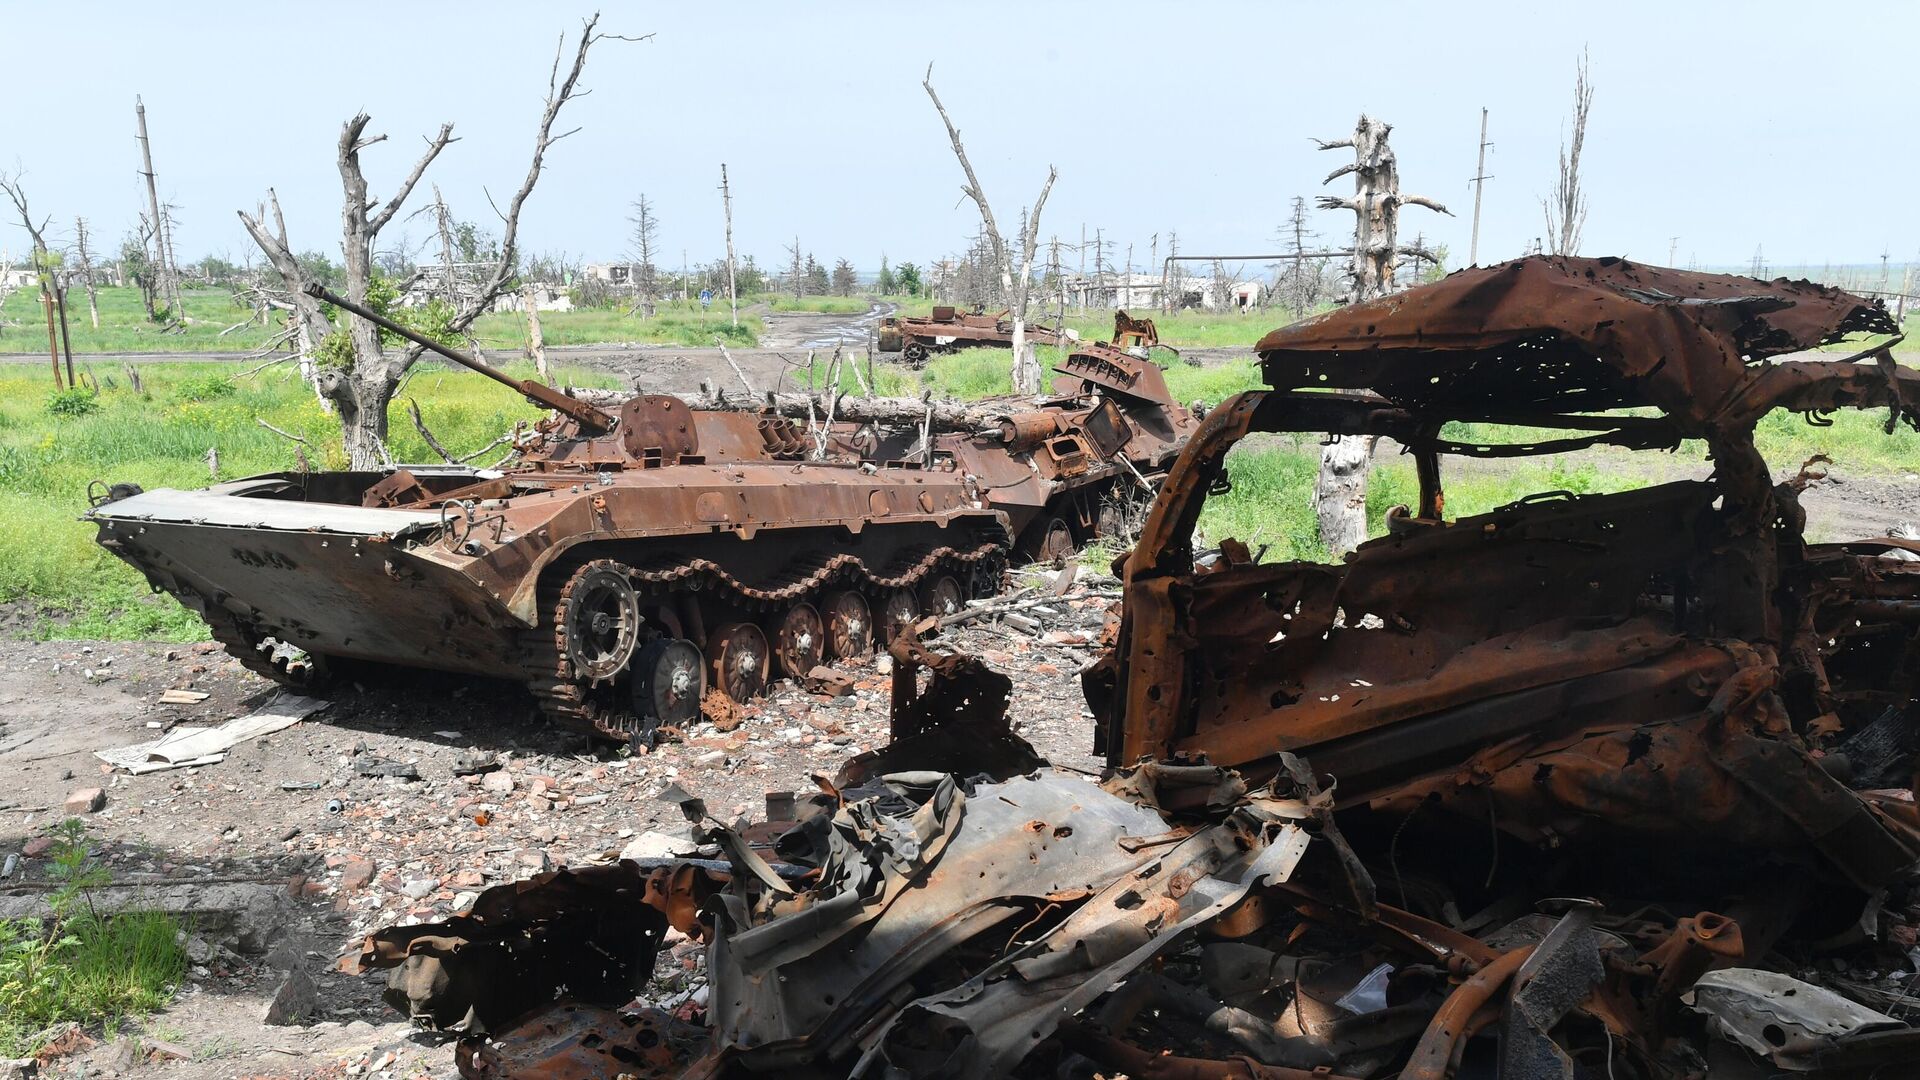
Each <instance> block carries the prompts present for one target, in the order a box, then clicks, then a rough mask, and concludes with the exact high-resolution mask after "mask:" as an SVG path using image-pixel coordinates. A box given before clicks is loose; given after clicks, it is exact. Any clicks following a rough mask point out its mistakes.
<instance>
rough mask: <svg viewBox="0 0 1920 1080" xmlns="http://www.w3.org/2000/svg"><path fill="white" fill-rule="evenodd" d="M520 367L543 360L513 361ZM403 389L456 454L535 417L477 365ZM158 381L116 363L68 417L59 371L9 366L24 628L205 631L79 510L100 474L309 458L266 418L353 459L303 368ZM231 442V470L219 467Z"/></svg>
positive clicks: (4, 586) (220, 368)
mask: <svg viewBox="0 0 1920 1080" xmlns="http://www.w3.org/2000/svg"><path fill="white" fill-rule="evenodd" d="M507 368H508V370H509V371H510V372H514V373H516V377H522V378H524V377H528V376H531V375H532V374H533V372H532V369H531V365H525V364H518V363H516V364H509V365H507ZM415 370H416V372H417V374H416V375H415V376H414V377H413V378H412V379H411V380H410V381H409V382H408V383H407V385H406V386H405V388H404V389H403V390H402V392H401V396H402V397H403V398H413V399H415V400H417V401H418V402H419V404H420V411H421V414H422V416H423V417H424V418H425V420H426V423H427V426H428V427H429V428H430V429H431V430H432V431H433V432H434V434H435V435H436V436H438V437H439V439H440V440H441V442H442V443H443V444H444V445H445V446H446V447H447V448H448V449H449V450H450V451H452V452H453V453H454V454H456V455H458V454H463V453H469V452H472V451H474V450H478V449H479V448H481V447H482V446H485V445H486V444H487V443H489V442H491V441H492V440H493V439H494V437H495V436H497V435H499V434H500V433H502V432H504V431H506V430H507V429H508V428H510V427H511V426H512V425H513V423H514V421H516V420H523V419H535V418H537V417H538V416H539V415H540V413H539V411H538V410H536V409H534V408H533V407H532V406H530V405H527V404H526V403H525V402H523V401H521V400H520V399H518V398H516V397H514V396H513V395H512V394H510V393H507V392H504V391H503V390H501V388H500V387H498V386H496V385H494V384H493V383H491V382H488V381H487V380H485V379H483V378H481V377H480V376H478V375H473V374H470V373H468V372H465V371H457V370H448V369H446V368H442V367H440V366H438V365H434V364H423V365H421V366H420V367H419V368H416V369H415ZM141 374H142V376H143V382H144V391H135V390H134V389H133V388H132V387H130V386H128V385H127V383H126V381H125V376H124V375H110V376H108V380H109V381H111V382H112V385H110V386H105V388H104V389H103V392H102V393H101V395H100V398H99V399H98V401H99V408H98V409H97V410H96V411H94V412H93V413H92V414H91V415H87V416H69V417H55V416H50V415H49V414H48V413H47V411H46V408H45V402H46V399H47V379H46V376H45V374H44V373H42V372H41V371H39V369H37V368H32V367H27V366H24V365H7V366H5V367H0V552H4V553H5V554H4V555H0V604H5V603H8V602H14V601H28V602H29V603H30V604H31V605H32V607H33V609H34V614H32V615H31V616H30V617H29V618H28V619H27V621H26V623H25V624H24V625H23V626H21V627H20V629H22V630H23V631H24V632H25V633H27V634H29V635H31V636H37V637H46V636H61V637H89V638H122V639H128V638H161V639H166V640H178V641H186V640H194V639H198V638H201V637H204V636H205V633H206V630H205V627H204V626H203V625H202V624H201V623H200V621H199V619H198V618H196V617H195V616H194V615H192V614H191V613H189V612H187V611H186V610H185V609H183V608H181V607H180V606H179V605H178V604H176V603H175V602H174V601H173V600H172V599H170V598H166V597H157V596H153V595H151V594H150V593H149V592H148V591H147V588H146V582H145V581H144V580H143V579H141V577H140V576H139V575H138V574H137V573H135V572H134V571H133V569H132V568H131V567H129V566H127V565H126V564H124V563H122V562H120V560H118V559H116V558H113V557H112V556H111V555H108V554H107V553H106V551H105V550H104V549H102V548H100V547H99V546H97V545H96V544H95V543H94V542H93V534H94V530H93V528H92V527H91V526H89V525H85V524H83V523H81V522H80V521H78V520H76V519H77V518H78V517H79V515H80V514H81V513H82V512H83V511H84V510H85V509H86V488H87V483H88V482H89V481H91V480H104V481H107V482H120V481H131V482H133V483H137V484H140V485H142V486H144V487H148V488H154V487H180V488H194V487H203V486H205V485H206V484H208V483H209V482H211V481H212V480H213V479H216V478H218V479H232V478H235V477H240V476H246V475H249V474H252V473H260V472H271V471H274V470H278V469H289V468H293V467H295V464H296V462H295V456H294V454H295V450H296V447H295V446H294V444H293V443H290V442H288V441H287V440H285V439H283V438H281V437H280V436H278V435H275V434H273V433H272V432H270V431H268V430H266V429H265V428H264V427H261V426H260V425H259V423H258V422H257V421H256V418H258V419H260V420H265V421H266V422H267V423H270V424H272V425H274V426H275V427H277V428H280V429H281V430H283V431H287V432H290V433H293V434H296V435H300V436H302V437H304V438H306V439H307V440H309V442H310V443H311V444H312V445H313V446H314V447H315V448H317V450H316V451H315V452H313V453H312V455H311V456H312V459H313V463H314V465H315V466H316V467H325V468H338V467H341V466H343V465H344V464H345V461H344V459H343V458H342V456H341V452H340V449H339V427H338V422H337V421H336V420H335V419H334V418H333V417H331V416H328V415H326V414H324V413H322V412H321V411H320V408H319V405H318V404H317V403H316V401H315V400H314V397H313V394H312V393H311V392H310V391H308V390H307V389H306V387H305V386H304V385H303V384H302V383H301V382H300V381H299V379H298V378H297V377H296V376H295V375H294V373H293V372H292V371H291V370H288V369H285V368H274V369H269V370H268V371H266V372H263V373H261V374H260V375H258V376H255V377H253V378H249V379H241V380H235V379H234V378H232V376H233V375H234V374H235V373H234V370H233V368H232V366H231V365H226V364H218V363H201V364H192V363H181V364H154V365H150V366H148V367H147V368H145V369H144V370H143V371H142V372H141ZM556 374H557V377H558V378H559V379H560V380H562V381H563V382H565V383H569V384H572V385H576V386H599V387H613V386H617V385H619V380H618V379H617V378H616V377H613V376H610V375H607V374H604V373H599V372H587V371H573V370H567V369H565V368H562V369H560V370H559V371H558V372H557V373H556ZM392 416H393V422H394V426H393V430H392V434H391V438H390V439H389V442H390V444H391V447H392V450H393V454H394V456H395V457H396V458H398V459H399V460H401V461H432V460H435V459H434V457H433V454H432V453H431V451H429V450H428V449H427V446H426V444H425V442H424V441H423V440H422V439H421V438H420V436H419V435H418V433H416V432H415V431H414V429H413V426H412V424H410V423H409V422H408V421H407V419H406V413H405V406H404V403H403V402H396V403H395V408H394V411H393V413H392ZM209 449H217V450H218V451H219V473H218V476H217V477H215V476H214V475H213V474H211V473H210V472H209V470H208V466H207V461H206V456H207V451H208V450H209Z"/></svg>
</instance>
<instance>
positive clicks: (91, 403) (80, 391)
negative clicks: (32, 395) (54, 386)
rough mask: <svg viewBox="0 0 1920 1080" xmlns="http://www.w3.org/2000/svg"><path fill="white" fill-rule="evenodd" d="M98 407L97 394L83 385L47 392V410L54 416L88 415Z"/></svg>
mask: <svg viewBox="0 0 1920 1080" xmlns="http://www.w3.org/2000/svg"><path fill="white" fill-rule="evenodd" d="M99 409H100V398H99V395H97V394H95V393H94V392H93V391H92V390H89V389H87V388H86V387H84V386H69V387H67V388H66V389H65V390H52V391H49V392H48V393H47V411H48V412H49V413H52V414H53V415H55V416H88V415H91V414H93V413H95V412H98V411H99Z"/></svg>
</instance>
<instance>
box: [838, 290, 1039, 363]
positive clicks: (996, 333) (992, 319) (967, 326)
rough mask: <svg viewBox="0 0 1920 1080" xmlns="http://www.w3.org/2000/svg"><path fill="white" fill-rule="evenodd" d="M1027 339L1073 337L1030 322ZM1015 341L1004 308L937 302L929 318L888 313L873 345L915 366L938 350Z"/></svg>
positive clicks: (1002, 344)
mask: <svg viewBox="0 0 1920 1080" xmlns="http://www.w3.org/2000/svg"><path fill="white" fill-rule="evenodd" d="M1027 340H1028V341H1031V342H1033V343H1034V344H1035V345H1062V344H1065V343H1067V342H1068V341H1071V340H1074V336H1073V335H1072V334H1070V333H1067V332H1063V331H1061V330H1059V329H1057V328H1055V327H1051V326H1041V325H1038V324H1034V323H1030V324H1028V326H1027ZM1012 344H1013V320H1012V319H1010V318H1008V317H1007V313H1006V312H1004V311H1002V312H1000V313H999V314H997V315H988V314H985V313H984V312H977V311H976V312H964V311H961V310H960V309H958V308H954V307H949V306H947V305H944V304H942V305H937V306H935V307H934V309H933V315H932V317H930V318H921V317H919V316H917V315H889V316H887V317H886V318H884V319H882V320H880V329H879V333H878V336H877V337H876V338H875V341H874V346H875V348H877V349H878V350H879V351H880V352H888V353H899V354H900V358H901V359H902V360H903V361H905V362H906V363H908V364H910V365H913V366H915V367H918V366H920V365H921V364H924V363H926V362H927V358H928V357H930V356H933V355H935V354H938V353H951V352H959V351H960V350H961V349H973V348H990V349H991V348H1005V347H1007V346H1009V345H1012Z"/></svg>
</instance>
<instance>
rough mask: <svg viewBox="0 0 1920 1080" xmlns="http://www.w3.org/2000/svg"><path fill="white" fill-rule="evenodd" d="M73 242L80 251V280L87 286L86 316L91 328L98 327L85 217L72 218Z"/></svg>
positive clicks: (97, 298) (97, 305)
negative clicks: (91, 321)
mask: <svg viewBox="0 0 1920 1080" xmlns="http://www.w3.org/2000/svg"><path fill="white" fill-rule="evenodd" d="M73 231H74V238H75V239H74V243H75V244H76V245H78V247H79V249H80V251H79V254H80V280H81V282H83V283H84V284H85V285H86V287H87V317H88V318H90V319H92V320H93V328H94V329H95V330H98V329H100V299H99V297H98V296H97V295H96V294H95V292H94V286H93V253H92V252H90V251H88V250H87V219H86V218H75V219H73Z"/></svg>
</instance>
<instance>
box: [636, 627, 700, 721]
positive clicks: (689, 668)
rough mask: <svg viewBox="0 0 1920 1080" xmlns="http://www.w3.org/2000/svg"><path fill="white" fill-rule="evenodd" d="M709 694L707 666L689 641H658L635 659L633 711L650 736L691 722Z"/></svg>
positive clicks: (674, 639)
mask: <svg viewBox="0 0 1920 1080" xmlns="http://www.w3.org/2000/svg"><path fill="white" fill-rule="evenodd" d="M706 692H707V675H706V664H705V662H704V661H703V660H702V658H701V656H700V650H699V649H698V648H697V647H695V646H694V644H693V642H691V641H688V640H686V639H685V638H666V637H657V638H654V639H653V640H652V641H649V642H647V643H646V645H644V646H642V647H641V649H640V653H639V655H638V656H636V657H634V660H633V707H634V710H635V711H636V712H638V713H639V714H640V719H641V722H642V723H643V724H644V725H645V726H646V730H647V731H649V732H650V731H652V730H653V729H654V728H656V727H659V726H660V725H662V724H666V725H669V726H673V727H678V726H680V725H683V724H686V723H689V722H691V721H692V720H693V718H694V717H696V716H698V715H700V698H701V696H702V695H703V694H705V693H706Z"/></svg>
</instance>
